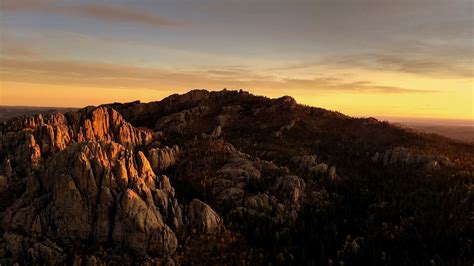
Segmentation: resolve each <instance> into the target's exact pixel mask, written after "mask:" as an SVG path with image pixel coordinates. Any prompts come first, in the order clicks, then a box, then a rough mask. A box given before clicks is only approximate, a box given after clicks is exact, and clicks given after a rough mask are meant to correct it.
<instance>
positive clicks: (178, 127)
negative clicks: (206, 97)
mask: <svg viewBox="0 0 474 266" xmlns="http://www.w3.org/2000/svg"><path fill="white" fill-rule="evenodd" d="M208 111H209V107H208V106H197V107H194V108H191V109H189V110H184V111H181V112H178V113H174V114H172V115H169V116H165V117H162V118H160V119H159V120H158V122H156V125H155V129H156V130H165V131H167V132H169V133H178V134H182V133H183V132H184V129H185V128H186V127H187V126H188V124H189V123H190V122H191V121H192V120H193V118H195V117H199V116H202V115H204V114H206V112H208Z"/></svg>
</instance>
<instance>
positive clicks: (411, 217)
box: [0, 90, 474, 265]
mask: <svg viewBox="0 0 474 266" xmlns="http://www.w3.org/2000/svg"><path fill="white" fill-rule="evenodd" d="M1 162H3V164H2V166H1V167H0V170H1V171H0V191H1V193H0V195H1V199H0V202H2V204H1V208H0V212H1V217H0V218H1V219H2V220H3V223H2V228H1V229H2V232H1V233H2V234H3V238H2V239H1V240H0V264H4V263H5V264H8V263H13V262H18V263H20V264H44V263H46V264H53V265H63V264H73V265H82V264H84V265H86V264H87V265H105V264H107V265H108V264H112V265H114V264H121V265H123V264H125V265H127V264H147V265H152V264H158V265H161V264H166V265H173V263H174V264H178V265H180V264H184V265H214V264H228V265H234V264H237V265H241V264H243V265H245V264H250V265H266V264H269V263H271V264H273V265H275V264H278V265H279V264H285V265H426V264H430V263H431V264H432V265H471V264H472V261H473V259H474V257H473V253H472V248H473V247H472V245H473V244H472V241H473V237H474V232H473V228H474V226H473V225H474V217H473V214H474V209H473V198H472V196H473V192H474V186H473V176H472V175H473V170H474V144H468V143H462V142H457V141H454V140H451V139H448V138H444V137H440V136H437V135H428V134H422V133H419V132H415V131H411V130H408V129H404V128H402V127H398V126H394V125H391V124H389V123H387V122H380V121H377V120H376V119H373V118H369V119H356V118H351V117H348V116H345V115H343V114H340V113H337V112H331V111H327V110H324V109H320V108H314V107H308V106H303V105H299V104H297V103H296V101H295V100H294V99H293V98H291V97H288V96H285V97H282V98H278V99H269V98H266V97H261V96H255V95H252V94H249V93H248V92H245V91H227V90H223V91H220V92H208V91H205V90H195V91H191V92H189V93H186V94H183V95H171V96H169V97H167V98H165V99H163V100H161V101H157V102H151V103H140V102H132V103H125V104H121V103H114V104H105V105H103V106H99V107H87V108H84V109H80V110H76V111H69V112H66V113H64V114H62V113H56V114H46V115H41V114H40V115H33V116H20V117H16V118H12V119H10V120H8V121H7V122H4V123H3V124H0V163H1Z"/></svg>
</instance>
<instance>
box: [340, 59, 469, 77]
mask: <svg viewBox="0 0 474 266" xmlns="http://www.w3.org/2000/svg"><path fill="white" fill-rule="evenodd" d="M467 55H468V54H467ZM333 62H334V64H335V65H338V66H347V67H361V68H366V69H370V70H380V71H393V72H401V73H409V74H415V75H421V76H430V77H436V78H472V77H473V76H474V71H473V67H472V65H470V66H469V65H466V64H463V63H458V62H450V61H446V60H444V61H443V60H441V59H437V58H420V57H416V56H414V57H410V56H403V55H391V54H363V55H355V56H346V57H342V58H338V59H336V60H334V61H333Z"/></svg>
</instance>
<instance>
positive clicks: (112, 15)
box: [1, 0, 182, 27]
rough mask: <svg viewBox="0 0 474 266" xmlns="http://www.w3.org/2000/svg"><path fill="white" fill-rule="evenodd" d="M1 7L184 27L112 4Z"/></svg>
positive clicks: (6, 1)
mask: <svg viewBox="0 0 474 266" xmlns="http://www.w3.org/2000/svg"><path fill="white" fill-rule="evenodd" d="M1 7H2V9H3V10H9V11H22V10H41V11H44V12H49V13H56V14H66V15H71V16H76V17H83V18H93V19H97V20H102V21H109V22H122V23H123V22H128V23H135V24H141V25H147V26H158V27H172V26H179V25H182V24H181V23H178V22H175V21H172V20H169V19H166V18H164V17H161V16H158V15H156V14H154V13H152V12H150V11H148V10H145V9H141V8H134V7H130V6H122V5H112V4H89V3H87V4H70V3H67V4H65V3H62V2H60V1H57V0H36V1H35V0H21V1H18V0H2V3H1Z"/></svg>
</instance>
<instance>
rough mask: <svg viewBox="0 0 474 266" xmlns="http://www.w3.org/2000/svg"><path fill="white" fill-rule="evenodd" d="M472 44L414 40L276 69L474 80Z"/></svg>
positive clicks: (473, 51) (473, 50)
mask: <svg viewBox="0 0 474 266" xmlns="http://www.w3.org/2000/svg"><path fill="white" fill-rule="evenodd" d="M473 56H474V49H473V47H472V45H470V44H469V45H466V44H461V43H459V44H453V43H450V42H445V41H433V40H431V41H413V42H409V44H405V45H404V44H402V43H399V44H398V45H397V48H389V47H387V48H385V49H383V50H373V51H369V52H364V53H353V54H345V55H344V54H342V55H332V56H325V57H323V58H319V59H315V60H310V61H306V62H296V63H293V64H287V65H283V66H281V67H277V68H274V70H290V69H292V70H302V69H306V70H307V69H313V68H318V67H328V68H337V69H365V70H375V71H388V72H395V73H404V74H413V75H418V76H425V77H430V78H437V79H466V78H468V79H469V78H473V77H474V66H473V61H472V57H473Z"/></svg>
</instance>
